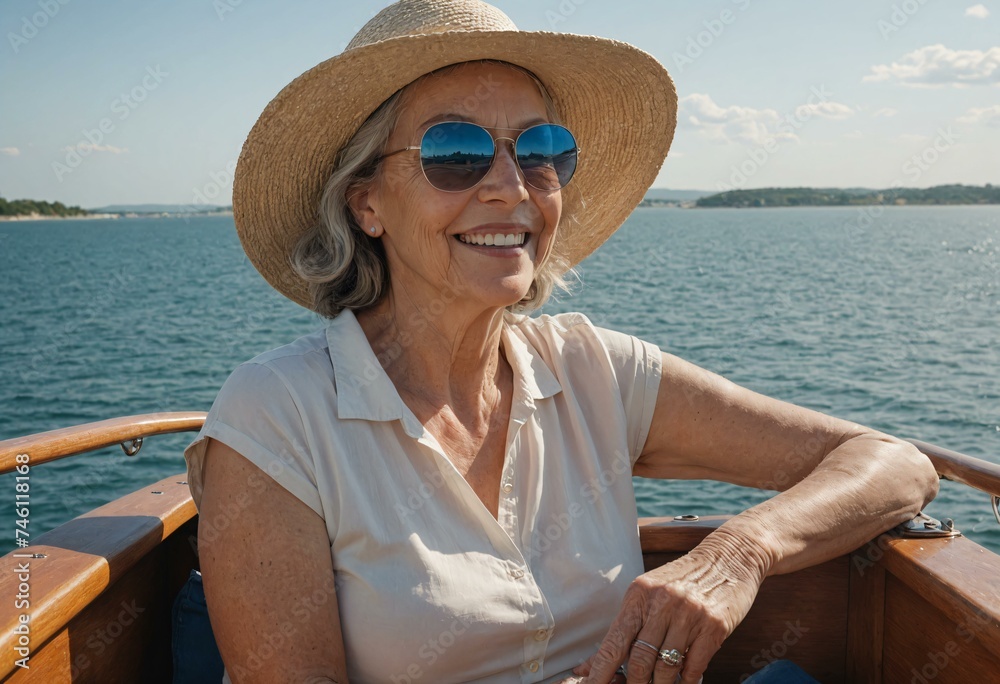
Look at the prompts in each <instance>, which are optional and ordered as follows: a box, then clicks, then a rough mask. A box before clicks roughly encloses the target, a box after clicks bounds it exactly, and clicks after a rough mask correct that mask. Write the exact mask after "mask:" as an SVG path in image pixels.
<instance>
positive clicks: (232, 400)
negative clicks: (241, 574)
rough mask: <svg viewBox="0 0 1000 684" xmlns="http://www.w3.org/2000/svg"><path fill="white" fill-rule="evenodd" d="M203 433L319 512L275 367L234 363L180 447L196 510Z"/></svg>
mask: <svg viewBox="0 0 1000 684" xmlns="http://www.w3.org/2000/svg"><path fill="white" fill-rule="evenodd" d="M207 437H211V438H212V439H216V440H218V441H220V442H222V443H223V444H225V445H226V446H228V447H230V448H232V449H234V450H235V451H237V452H239V453H240V454H241V455H242V456H243V457H244V458H246V459H247V460H249V461H250V462H251V463H253V464H254V465H256V466H257V467H258V468H260V469H261V470H263V471H264V472H265V473H267V474H268V475H269V476H270V477H271V478H272V479H274V481H275V482H277V483H278V484H279V485H281V486H282V487H284V488H285V489H287V490H288V491H289V492H290V493H291V494H292V495H293V496H295V497H296V498H297V499H299V500H300V501H302V502H303V503H305V504H306V505H307V506H309V507H310V508H311V509H313V510H314V511H316V513H317V514H318V515H320V516H321V517H322V516H323V506H322V504H321V502H320V495H319V488H318V486H317V483H316V468H315V464H314V462H313V459H312V458H311V456H310V454H309V449H308V448H307V446H306V434H305V427H304V425H303V421H302V416H301V414H300V413H299V410H298V408H297V407H296V405H295V401H294V400H293V398H292V396H291V394H290V392H289V390H288V387H287V385H286V383H285V382H284V381H283V379H282V378H281V377H280V376H279V375H278V373H277V372H276V371H275V370H274V369H272V368H271V367H269V366H268V365H266V364H264V363H258V362H254V361H249V362H247V363H244V364H242V365H240V366H239V367H237V368H236V370H234V371H233V372H232V374H230V376H229V378H227V379H226V382H225V383H224V384H223V385H222V389H220V390H219V394H218V396H217V397H216V398H215V403H213V404H212V408H211V410H210V411H209V412H208V417H207V418H206V419H205V424H204V426H202V428H201V432H199V433H198V436H197V437H196V438H195V440H194V441H193V442H192V443H191V444H190V445H188V447H187V448H186V449H185V450H184V460H185V461H186V462H187V468H188V486H189V488H190V489H191V497H192V498H193V499H194V503H195V506H196V507H198V508H199V509H200V507H201V495H202V491H203V489H204V481H203V479H202V468H203V467H204V460H205V450H206V448H207V446H208V442H207V440H206V438H207Z"/></svg>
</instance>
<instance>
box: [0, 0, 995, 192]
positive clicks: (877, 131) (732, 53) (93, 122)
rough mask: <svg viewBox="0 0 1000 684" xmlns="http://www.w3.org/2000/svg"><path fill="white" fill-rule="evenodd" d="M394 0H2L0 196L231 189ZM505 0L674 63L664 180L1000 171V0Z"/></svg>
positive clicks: (551, 22)
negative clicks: (299, 83)
mask: <svg viewBox="0 0 1000 684" xmlns="http://www.w3.org/2000/svg"><path fill="white" fill-rule="evenodd" d="M386 4H387V3H386V2H382V1H371V0H352V1H351V2H339V1H338V2H331V1H329V0H326V1H319V0H306V1H301V2H300V1H294V0H292V1H288V2H279V1H278V0H176V1H172V2H165V1H162V2H152V1H149V2H134V1H132V2H127V1H126V0H101V1H100V2H84V1H83V0H3V2H2V4H0V33H2V36H3V40H2V43H0V93H2V96H0V195H2V196H4V197H7V198H8V199H11V198H20V197H29V198H35V199H46V200H50V201H54V200H59V201H62V202H65V203H67V204H80V205H82V206H84V207H96V206H101V205H106V204H112V203H116V204H117V203H143V202H162V203H192V202H195V201H196V198H198V197H199V195H201V196H205V197H206V198H207V195H214V202H215V203H219V204H227V203H229V201H230V196H231V188H232V184H231V176H232V168H233V166H234V164H235V160H236V158H237V156H238V154H239V149H240V146H241V145H242V142H243V140H244V138H245V137H246V134H247V132H248V131H249V130H250V128H251V126H252V125H253V123H254V121H255V120H256V118H257V116H258V115H259V113H260V112H261V110H262V109H263V108H264V106H265V105H266V104H267V102H268V101H269V100H270V99H271V98H272V97H274V95H275V94H276V93H277V92H278V91H279V90H280V89H281V88H282V87H283V86H284V85H285V84H286V83H288V82H289V81H290V80H291V79H293V78H294V77H295V76H297V75H298V74H300V73H301V72H303V71H305V70H306V69H308V68H310V67H312V66H314V65H315V64H317V63H318V62H321V61H323V60H324V59H326V58H328V57H330V56H332V55H335V54H337V53H339V52H340V51H341V50H342V49H343V48H344V47H345V45H346V43H347V41H348V40H350V38H351V36H353V34H354V33H355V32H356V31H357V30H358V29H359V28H360V27H361V26H362V25H363V24H364V23H365V22H366V21H367V20H368V19H370V18H371V17H372V16H374V14H375V13H376V12H378V11H379V10H380V9H381V8H382V7H384V6H385V5H386ZM496 4H497V6H499V7H500V8H501V9H502V10H504V11H505V12H506V13H507V14H508V15H509V16H510V17H511V18H512V19H513V20H514V22H515V23H516V24H517V25H518V26H519V27H520V28H522V29H525V30H557V31H565V32H570V33H581V34H593V35H601V36H607V37H611V38H616V39H619V40H624V41H627V42H629V43H632V44H634V45H637V46H638V47H640V48H642V49H644V50H646V51H647V52H649V53H651V54H653V55H654V56H656V57H657V58H658V59H659V60H660V61H661V62H662V63H663V64H664V65H665V66H666V67H667V69H668V70H669V71H670V72H671V74H672V75H673V77H674V80H675V81H676V83H677V88H678V92H679V95H680V97H681V111H680V125H679V127H678V130H677V135H676V137H675V140H674V146H673V148H672V150H671V153H670V156H669V157H668V159H667V161H666V163H665V165H664V168H663V171H662V172H661V174H660V176H659V178H658V179H657V181H656V183H655V184H654V186H655V187H669V188H685V189H692V188H694V189H708V190H721V189H728V188H736V187H747V188H752V187H765V186H775V185H780V186H800V185H810V186H842V187H846V186H866V187H890V186H892V185H894V184H899V185H906V186H918V187H926V186H931V185H938V184H942V183H970V184H983V183H988V182H990V183H1000V162H998V158H1000V0H988V1H985V2H983V3H982V4H980V3H978V2H976V1H975V0H965V1H964V2H940V1H938V2H935V1H931V0H905V1H900V0H893V1H886V0H843V1H841V2H836V3H826V2H824V3H815V2H801V1H799V2H793V1H792V0H766V1H765V0H709V1H706V0H699V1H697V2H696V1H694V0H678V1H670V2H664V1H663V0H660V1H658V2H652V1H632V0H614V1H613V2H612V1H609V0H498V2H497V3H496ZM102 120H104V121H105V123H106V124H109V125H106V126H105V130H104V131H102V130H100V125H101V122H102ZM76 154H79V155H80V156H79V157H78V158H77V157H75V155H76ZM217 187H218V188H220V189H219V190H218V191H217V194H216V193H215V192H213V190H214V189H215V188H217Z"/></svg>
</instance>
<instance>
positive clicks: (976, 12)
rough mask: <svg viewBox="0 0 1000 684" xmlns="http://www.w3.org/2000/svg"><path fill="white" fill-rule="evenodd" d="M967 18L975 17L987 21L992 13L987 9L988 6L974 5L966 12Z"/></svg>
mask: <svg viewBox="0 0 1000 684" xmlns="http://www.w3.org/2000/svg"><path fill="white" fill-rule="evenodd" d="M965 16H967V17H975V18H976V19H985V18H986V17H988V16H990V11H989V10H988V9H986V5H973V6H972V7H970V8H969V9H967V10H965Z"/></svg>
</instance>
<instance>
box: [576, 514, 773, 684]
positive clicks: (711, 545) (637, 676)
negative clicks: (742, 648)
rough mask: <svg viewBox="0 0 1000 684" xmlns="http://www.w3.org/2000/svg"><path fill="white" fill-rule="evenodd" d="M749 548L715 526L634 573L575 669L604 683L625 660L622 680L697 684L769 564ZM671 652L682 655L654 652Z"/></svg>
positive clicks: (746, 608) (631, 683)
mask: <svg viewBox="0 0 1000 684" xmlns="http://www.w3.org/2000/svg"><path fill="white" fill-rule="evenodd" d="M720 533H722V534H720ZM754 546H755V545H754V544H751V543H748V542H746V541H740V540H737V539H732V538H729V535H727V534H725V533H724V532H723V530H722V529H720V530H717V531H716V532H714V533H713V534H712V535H710V536H709V537H707V538H706V539H705V541H704V542H702V544H700V545H699V546H698V547H696V548H695V549H693V550H692V551H691V552H690V553H689V554H687V555H686V556H684V557H682V558H679V559H678V560H676V561H674V562H672V563H668V564H666V565H664V566H661V567H659V568H657V569H655V570H651V571H650V572H647V573H645V574H644V575H640V576H639V577H637V578H636V579H635V581H634V582H633V583H632V585H631V586H630V587H629V589H628V591H627V592H626V593H625V599H624V601H623V603H622V609H621V611H620V612H619V613H618V617H617V618H615V621H614V622H613V623H612V624H611V629H610V630H608V634H607V636H606V637H604V641H603V643H602V644H601V647H600V649H598V652H597V654H596V655H594V657H593V658H591V659H590V660H588V661H587V662H586V663H584V664H583V665H581V666H579V667H577V668H576V669H574V670H573V672H574V674H576V675H580V676H585V677H586V679H584V680H583V681H584V682H587V684H607V683H608V682H611V681H615V680H613V679H612V677H613V676H614V674H615V670H616V669H617V668H618V667H619V665H621V664H622V663H625V664H626V669H627V670H628V679H627V681H628V684H647V682H649V681H652V682H654V684H674V682H676V681H681V682H684V683H685V684H697V683H698V681H699V680H700V679H701V677H702V675H703V674H704V673H705V670H706V669H707V668H708V663H709V661H710V660H711V659H712V656H714V655H715V653H716V652H717V651H718V650H719V647H720V646H722V642H723V641H725V640H726V639H727V638H728V637H729V635H730V634H732V633H733V630H735V629H736V626H737V625H739V624H740V622H742V620H743V618H744V617H746V614H747V612H748V611H749V610H750V606H751V605H752V604H753V601H754V599H755V598H756V596H757V592H758V591H759V589H760V585H761V582H763V580H764V577H765V576H766V575H767V570H768V567H769V562H768V561H767V559H766V557H765V555H764V554H762V553H760V552H759V551H758V550H756V549H755V548H754ZM637 640H638V641H637ZM640 642H646V644H649V646H647V645H645V644H643V643H640ZM671 649H676V650H677V651H678V652H679V653H680V654H683V658H682V660H681V661H680V662H679V663H678V664H676V665H670V664H669V663H667V662H665V661H664V660H663V659H662V658H660V657H659V654H658V652H657V651H658V650H659V651H662V650H666V651H669V650H671ZM678 674H680V679H679V680H678Z"/></svg>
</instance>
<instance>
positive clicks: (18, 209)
mask: <svg viewBox="0 0 1000 684" xmlns="http://www.w3.org/2000/svg"><path fill="white" fill-rule="evenodd" d="M87 213H88V212H87V210H86V209H82V208H80V207H77V206H73V207H67V206H66V205H65V204H63V203H62V202H45V201H41V200H30V199H19V200H10V201H8V200H6V199H4V198H3V197H0V216H31V215H32V214H38V215H39V216H86V215H87Z"/></svg>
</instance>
